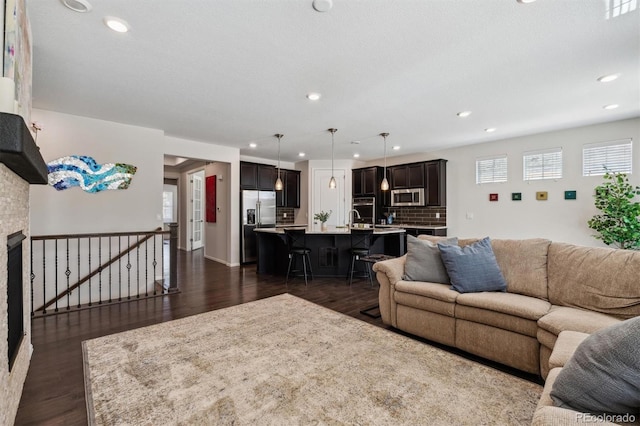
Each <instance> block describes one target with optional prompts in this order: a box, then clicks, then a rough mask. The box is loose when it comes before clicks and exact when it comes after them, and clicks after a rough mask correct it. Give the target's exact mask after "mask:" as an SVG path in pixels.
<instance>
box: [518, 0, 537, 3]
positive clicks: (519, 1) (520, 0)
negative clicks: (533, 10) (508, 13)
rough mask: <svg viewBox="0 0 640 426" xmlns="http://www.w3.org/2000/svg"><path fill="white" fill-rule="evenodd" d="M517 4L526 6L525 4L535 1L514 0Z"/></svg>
mask: <svg viewBox="0 0 640 426" xmlns="http://www.w3.org/2000/svg"><path fill="white" fill-rule="evenodd" d="M516 1H517V2H518V3H522V4H527V3H533V2H534V1H536V0H516Z"/></svg>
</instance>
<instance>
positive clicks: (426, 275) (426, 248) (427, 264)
mask: <svg viewBox="0 0 640 426" xmlns="http://www.w3.org/2000/svg"><path fill="white" fill-rule="evenodd" d="M440 244H445V245H447V244H454V245H455V244H458V239H457V238H456V237H451V238H447V239H443V240H442V241H440ZM402 279H403V280H405V281H425V282H429V283H442V284H449V275H447V271H446V270H445V268H444V265H443V264H442V258H441V257H440V250H439V249H438V246H437V245H436V244H434V243H432V242H431V241H427V240H421V239H419V238H416V237H414V236H413V235H407V260H406V262H405V265H404V276H403V277H402Z"/></svg>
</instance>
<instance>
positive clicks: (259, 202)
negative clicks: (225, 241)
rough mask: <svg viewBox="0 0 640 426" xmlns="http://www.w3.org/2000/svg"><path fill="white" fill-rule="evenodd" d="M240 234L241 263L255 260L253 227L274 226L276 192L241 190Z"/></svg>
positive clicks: (256, 253)
mask: <svg viewBox="0 0 640 426" xmlns="http://www.w3.org/2000/svg"><path fill="white" fill-rule="evenodd" d="M241 199H242V205H241V206H240V211H241V212H242V235H241V236H240V246H241V253H240V254H241V257H242V263H250V262H255V261H256V260H257V255H258V252H257V248H256V234H255V232H254V229H255V228H273V227H274V226H276V192H275V191H248V190H244V191H242V197H241Z"/></svg>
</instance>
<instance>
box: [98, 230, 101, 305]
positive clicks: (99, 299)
mask: <svg viewBox="0 0 640 426" xmlns="http://www.w3.org/2000/svg"><path fill="white" fill-rule="evenodd" d="M98 305H102V237H98Z"/></svg>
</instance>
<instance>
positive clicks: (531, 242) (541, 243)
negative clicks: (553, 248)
mask: <svg viewBox="0 0 640 426" xmlns="http://www.w3.org/2000/svg"><path fill="white" fill-rule="evenodd" d="M549 244H551V241H550V240H545V239H542V238H532V239H526V240H491V247H492V248H493V252H494V254H495V255H496V260H497V261H498V265H499V266H500V270H501V271H502V274H503V275H504V279H505V281H506V282H507V291H508V292H509V293H518V294H523V295H525V296H532V297H537V298H539V299H543V300H548V294H547V253H548V252H549Z"/></svg>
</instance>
